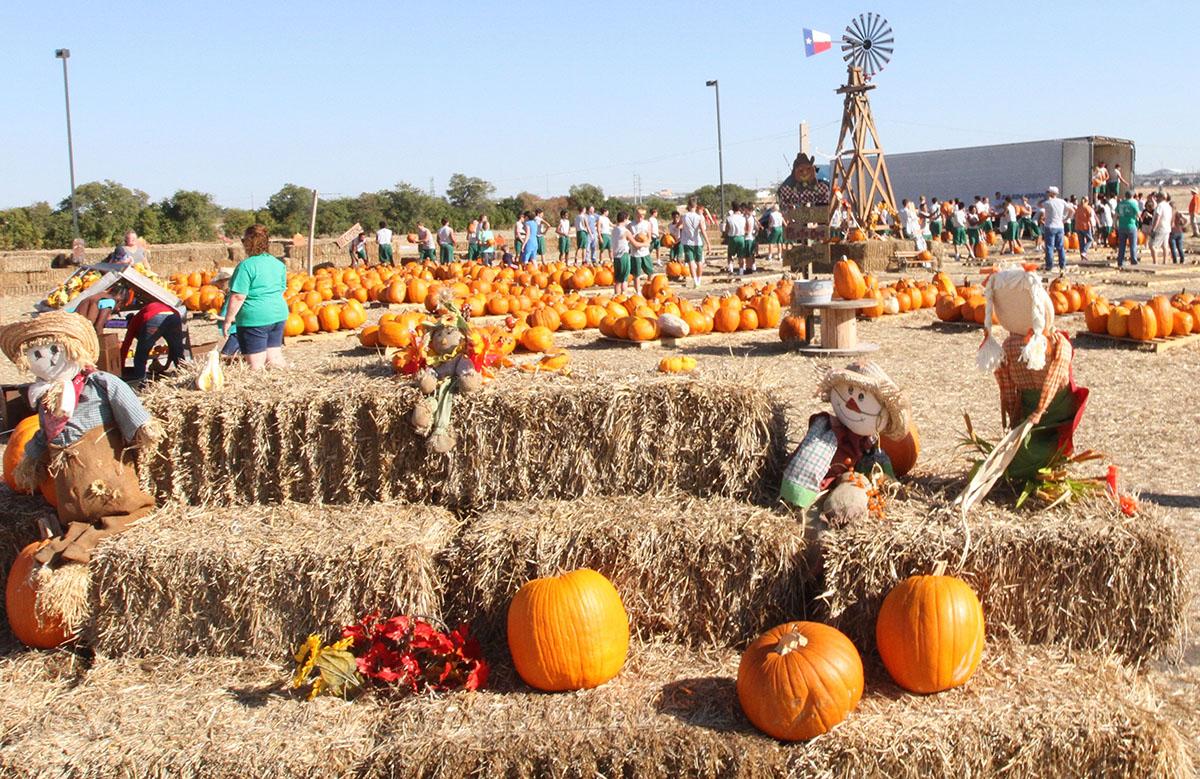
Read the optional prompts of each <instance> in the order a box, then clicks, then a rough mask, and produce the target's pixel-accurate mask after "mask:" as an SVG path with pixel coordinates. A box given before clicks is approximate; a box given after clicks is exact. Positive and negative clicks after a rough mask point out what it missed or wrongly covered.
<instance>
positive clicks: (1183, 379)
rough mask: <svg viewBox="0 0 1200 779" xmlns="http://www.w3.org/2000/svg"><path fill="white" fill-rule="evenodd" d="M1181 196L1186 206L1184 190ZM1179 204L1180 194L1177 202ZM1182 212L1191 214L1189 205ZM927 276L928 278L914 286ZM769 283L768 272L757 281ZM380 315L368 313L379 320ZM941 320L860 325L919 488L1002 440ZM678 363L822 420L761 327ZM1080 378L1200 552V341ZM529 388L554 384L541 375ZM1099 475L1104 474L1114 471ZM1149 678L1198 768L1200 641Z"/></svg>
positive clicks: (600, 360) (1086, 366)
mask: <svg viewBox="0 0 1200 779" xmlns="http://www.w3.org/2000/svg"><path fill="white" fill-rule="evenodd" d="M1182 195H1186V189H1185V190H1184V192H1183V193H1182ZM1179 197H1180V196H1179V195H1175V200H1176V202H1177V203H1178V202H1179ZM1182 202H1183V204H1184V205H1185V207H1186V199H1184V200H1183V201H1182ZM1188 251H1189V264H1188V265H1186V266H1182V267H1180V266H1176V268H1175V269H1171V268H1170V267H1169V266H1158V268H1157V269H1147V268H1146V266H1145V265H1143V268H1142V270H1140V271H1136V272H1131V271H1126V272H1123V273H1118V272H1117V271H1116V269H1115V268H1110V269H1100V268H1087V269H1079V270H1076V271H1071V270H1069V272H1068V275H1069V277H1071V278H1072V279H1080V280H1083V281H1086V282H1087V283H1090V284H1092V285H1094V286H1096V287H1098V288H1099V291H1100V292H1101V293H1102V294H1104V295H1106V296H1108V297H1109V298H1114V297H1116V298H1125V297H1135V298H1136V297H1148V296H1150V295H1151V294H1159V293H1168V294H1169V293H1173V292H1177V291H1179V290H1180V289H1184V288H1186V289H1187V290H1188V291H1191V292H1200V265H1197V264H1196V258H1197V257H1198V256H1200V241H1197V240H1189V241H1188ZM1108 254H1109V250H1107V249H1104V250H1100V252H1099V253H1098V256H1097V253H1093V259H1094V260H1095V259H1103V258H1105V257H1106V256H1108ZM993 259H995V257H993ZM1146 261H1148V255H1147V258H1146ZM762 267H766V266H764V265H760V268H762ZM713 270H715V269H713ZM779 270H780V269H779V268H778V266H775V267H774V268H768V272H772V271H773V272H775V273H778V271H779ZM947 270H948V271H949V272H950V273H951V275H952V277H953V278H954V279H955V280H956V281H957V280H958V279H960V278H961V277H962V276H964V275H975V274H977V271H978V269H976V268H971V267H964V266H958V265H955V266H952V267H949V268H947ZM922 274H924V272H923V271H918V272H916V273H914V274H912V275H913V276H917V277H920V276H921V275H922ZM765 275H766V274H764V273H760V274H759V277H765ZM732 286H733V285H732V284H725V285H717V284H714V285H712V286H709V287H706V288H704V289H702V290H701V291H700V292H701V293H702V294H704V293H708V292H710V291H717V292H720V291H722V290H723V289H724V290H728V289H731V288H732ZM687 294H689V295H694V294H695V293H694V292H693V291H688V292H687ZM34 302H35V298H33V297H23V298H7V297H6V298H2V299H0V315H2V316H3V319H4V321H11V320H12V319H13V318H15V317H17V316H20V315H23V314H25V313H27V312H28V311H30V310H31V307H32V305H33V303H34ZM382 313H383V311H382V310H379V309H372V310H370V312H369V314H370V319H369V321H374V320H375V319H378V317H379V316H380V315H382ZM933 318H934V317H933V313H932V311H931V310H926V311H922V312H919V313H916V314H912V315H906V316H901V317H890V318H888V317H885V318H883V319H881V320H877V321H874V322H863V323H861V324H860V331H859V333H860V338H861V339H862V340H865V341H869V342H873V343H877V344H879V346H880V349H879V351H878V352H876V353H875V354H874V355H873V359H874V360H876V361H877V362H878V363H879V364H880V365H882V366H883V367H884V369H885V370H887V372H888V373H889V374H890V375H891V376H892V377H893V378H894V379H896V381H897V382H898V383H899V384H900V385H901V386H902V387H904V388H906V389H907V391H908V393H909V395H910V398H911V401H912V405H913V408H914V412H915V419H916V422H917V425H918V427H919V429H920V432H921V439H922V445H923V447H924V448H923V451H922V453H921V458H920V461H919V463H918V466H917V473H916V476H917V477H918V478H923V477H924V478H928V477H933V476H937V475H949V474H956V475H961V474H963V473H964V472H965V470H966V468H967V465H966V461H965V459H964V458H963V456H962V455H961V454H960V453H959V452H958V451H956V446H957V443H958V438H959V435H960V434H961V432H962V431H963V419H962V415H963V413H964V412H966V413H969V414H970V415H971V418H972V420H973V421H974V422H975V424H976V427H977V428H978V429H979V430H980V432H981V434H983V435H984V436H985V437H996V434H997V432H998V430H999V414H998V394H997V389H996V384H995V381H994V380H993V378H992V377H991V376H988V375H985V374H981V373H980V372H978V371H977V370H976V369H975V367H974V354H975V349H976V348H977V346H978V345H979V341H980V334H979V331H978V329H974V328H972V329H963V330H962V331H957V332H946V331H942V330H936V329H934V328H932V327H931V324H930V323H931V322H932V321H933ZM1059 326H1060V327H1061V328H1062V329H1065V330H1066V331H1067V332H1068V333H1070V334H1071V335H1074V333H1075V332H1076V331H1078V330H1079V329H1081V328H1082V327H1083V320H1082V317H1081V316H1076V317H1070V318H1067V319H1064V320H1061V321H1060V323H1059ZM215 338H216V332H215V327H214V326H213V325H212V324H211V323H207V322H197V323H195V324H194V325H193V339H194V341H196V342H198V343H202V342H205V341H211V340H215ZM559 338H560V339H561V340H560V345H562V346H565V347H566V348H567V349H568V350H569V352H570V354H571V358H572V362H571V366H572V369H573V371H574V373H575V374H576V375H577V376H595V377H596V379H597V380H598V381H605V380H617V379H619V378H620V377H623V376H629V375H635V374H638V373H643V372H650V371H653V370H655V368H656V365H657V363H658V360H659V359H661V357H662V356H664V355H665V354H672V353H675V352H668V351H664V350H658V349H650V350H638V349H635V348H632V347H629V346H623V345H619V344H612V343H609V342H606V341H602V340H600V339H598V338H597V337H596V334H595V331H587V332H586V333H582V334H570V335H561V336H559ZM356 345H357V342H356V341H354V340H352V339H340V338H336V339H326V340H319V341H314V342H309V343H295V344H291V345H289V346H287V348H286V354H287V356H288V358H289V360H291V362H292V367H291V368H290V370H296V371H300V370H314V369H326V370H327V369H330V368H335V369H360V370H372V371H383V370H386V369H385V367H384V366H383V365H381V364H380V361H379V358H378V357H376V356H374V355H371V354H367V353H365V352H364V351H363V350H359V349H356V348H355V346H356ZM680 352H681V353H685V354H690V355H692V356H695V357H696V358H697V359H698V360H699V370H701V371H703V372H705V373H707V374H710V375H716V376H724V375H733V374H736V373H745V372H751V373H753V374H754V375H755V376H756V377H758V379H759V380H760V381H761V382H762V383H763V384H766V385H770V386H775V387H778V389H779V392H780V393H781V396H782V397H784V398H785V399H786V401H787V403H788V405H789V411H790V421H791V430H792V437H793V438H794V439H798V438H799V437H800V436H802V434H803V432H804V430H805V420H806V418H807V416H808V415H809V414H811V413H812V412H814V411H817V410H820V409H821V403H820V402H818V401H816V400H815V399H813V398H812V393H813V388H814V386H815V380H814V370H815V368H816V367H817V365H818V363H817V361H815V360H813V359H810V358H805V357H802V356H799V355H795V354H791V353H788V352H785V351H784V350H783V349H782V345H781V344H780V343H779V341H778V338H777V335H776V334H775V333H774V332H771V331H765V330H760V331H756V332H751V333H741V334H733V335H728V336H717V337H710V338H705V339H697V340H696V341H694V342H693V343H692V344H689V345H687V346H685V347H684V348H682V349H681V350H680ZM1075 373H1076V379H1077V381H1078V382H1079V383H1080V384H1082V385H1083V386H1086V387H1088V388H1089V389H1090V390H1091V397H1090V401H1089V406H1088V409H1087V412H1086V413H1085V415H1084V418H1083V422H1082V425H1081V427H1080V430H1079V433H1078V435H1077V438H1076V445H1077V447H1079V448H1094V449H1097V450H1100V451H1103V452H1104V453H1106V455H1107V456H1108V460H1109V461H1110V462H1112V463H1114V464H1116V465H1117V466H1118V467H1119V468H1120V472H1121V474H1122V481H1123V485H1124V486H1125V487H1126V488H1131V489H1133V490H1136V491H1139V492H1140V493H1141V499H1142V500H1143V501H1148V502H1153V503H1157V504H1160V505H1162V506H1164V507H1167V508H1169V509H1170V517H1171V521H1172V523H1173V526H1174V528H1175V530H1176V531H1177V532H1178V534H1179V536H1180V538H1181V540H1182V541H1183V543H1184V546H1185V547H1186V548H1188V549H1191V550H1197V549H1200V475H1198V474H1197V472H1196V470H1195V468H1194V463H1195V461H1196V457H1195V456H1194V447H1195V445H1196V441H1197V435H1196V433H1197V429H1198V428H1197V423H1198V422H1200V412H1198V409H1200V343H1198V344H1193V345H1190V346H1186V347H1184V348H1180V349H1176V350H1172V351H1167V352H1164V353H1161V354H1150V353H1143V352H1136V351H1127V350H1124V349H1118V348H1097V347H1094V346H1092V345H1090V344H1085V343H1079V344H1078V345H1077V350H1076V355H1075ZM0 379H2V380H3V381H4V382H6V383H8V382H15V381H18V380H19V378H18V376H17V375H16V372H15V370H14V368H13V366H12V365H11V364H9V363H7V361H5V364H4V365H3V367H0ZM524 379H525V380H528V381H549V380H553V379H549V378H545V377H537V376H529V377H524ZM1097 470H1098V473H1097V475H1100V474H1101V473H1102V469H1101V468H1100V467H1098V468H1097ZM1133 521H1136V520H1133ZM1189 568H1190V575H1191V576H1192V578H1193V581H1195V582H1200V556H1193V558H1192V560H1191V561H1190V565H1189ZM1190 616H1191V618H1192V625H1193V626H1195V625H1200V600H1197V601H1194V602H1193V604H1192V608H1191V614H1190ZM1149 674H1150V677H1151V679H1152V680H1153V681H1154V683H1155V685H1156V687H1157V688H1158V689H1159V692H1160V694H1161V697H1162V699H1163V701H1164V705H1165V707H1166V710H1167V713H1168V714H1169V715H1170V717H1171V718H1172V719H1173V720H1174V721H1175V722H1176V723H1177V724H1178V725H1179V726H1180V728H1181V729H1182V731H1183V732H1184V733H1185V735H1187V736H1188V737H1189V738H1190V739H1191V741H1192V744H1193V754H1194V758H1197V759H1200V747H1197V746H1196V745H1197V744H1200V641H1198V640H1197V638H1196V636H1195V634H1194V632H1193V634H1191V635H1189V636H1188V638H1187V639H1186V642H1185V646H1184V647H1182V651H1181V659H1180V661H1179V662H1178V663H1170V662H1167V661H1162V662H1159V663H1157V664H1155V665H1154V666H1153V667H1152V668H1151V669H1149Z"/></svg>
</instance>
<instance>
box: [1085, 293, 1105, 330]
mask: <svg viewBox="0 0 1200 779" xmlns="http://www.w3.org/2000/svg"><path fill="white" fill-rule="evenodd" d="M1108 313H1109V309H1108V303H1106V302H1104V301H1103V300H1093V301H1092V302H1091V303H1088V304H1087V305H1086V306H1084V307H1083V321H1084V322H1086V323H1087V329H1088V332H1089V333H1106V332H1108Z"/></svg>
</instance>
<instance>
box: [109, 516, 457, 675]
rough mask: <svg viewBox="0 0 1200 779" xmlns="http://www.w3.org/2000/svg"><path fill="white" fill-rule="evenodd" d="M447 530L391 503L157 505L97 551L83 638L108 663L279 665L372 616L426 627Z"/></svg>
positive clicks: (447, 519) (437, 601) (436, 603)
mask: <svg viewBox="0 0 1200 779" xmlns="http://www.w3.org/2000/svg"><path fill="white" fill-rule="evenodd" d="M456 526H457V520H455V518H454V516H453V515H451V514H450V513H449V512H448V511H446V510H445V509H439V508H436V507H432V506H414V505H408V504H400V503H377V504H354V505H347V506H318V505H308V504H297V503H285V504H282V505H279V506H254V507H239V508H237V509H228V508H226V509H213V508H198V507H190V506H181V505H171V506H167V507H165V508H162V509H159V510H158V511H157V512H155V513H154V514H152V515H151V516H150V517H149V518H148V519H147V520H145V521H143V522H142V523H141V524H139V525H138V526H137V527H135V528H134V529H132V530H129V531H127V532H125V533H123V534H121V535H120V536H117V537H115V538H113V539H111V540H109V541H107V542H106V543H104V544H102V545H101V547H100V548H99V549H98V551H97V553H96V556H95V557H94V558H93V561H92V572H93V573H92V577H93V581H92V585H93V586H92V592H93V593H94V603H93V614H92V620H91V622H90V623H89V625H88V628H87V634H88V639H89V641H90V642H91V644H92V646H93V647H94V648H95V649H96V651H97V653H99V654H103V655H109V656H118V655H155V654H214V655H219V654H233V655H257V656H264V657H271V658H275V659H279V658H282V657H286V656H288V655H289V654H290V652H292V651H294V649H295V647H296V645H297V644H299V642H300V641H301V640H302V639H303V638H304V637H305V636H307V635H308V634H309V633H318V634H320V635H322V636H325V637H331V636H332V635H333V634H334V631H335V630H336V629H337V628H338V627H339V626H340V625H343V624H346V623H349V622H352V621H354V620H355V619H357V618H358V617H359V616H361V615H362V614H363V613H365V612H367V611H370V610H372V609H380V610H382V611H383V612H385V613H387V614H389V615H391V614H401V613H403V614H421V615H427V616H429V617H431V618H433V619H438V618H439V617H440V614H441V600H442V593H441V581H440V577H439V572H438V559H437V558H438V555H439V554H441V553H442V551H443V550H444V549H445V547H446V546H447V544H448V543H449V542H450V540H451V539H452V538H453V535H454V532H455V529H456Z"/></svg>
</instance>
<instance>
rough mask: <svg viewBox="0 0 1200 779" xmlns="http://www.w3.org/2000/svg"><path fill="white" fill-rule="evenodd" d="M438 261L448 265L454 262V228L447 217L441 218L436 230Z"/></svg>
mask: <svg viewBox="0 0 1200 779" xmlns="http://www.w3.org/2000/svg"><path fill="white" fill-rule="evenodd" d="M437 240H438V262H439V263H441V264H442V265H449V264H450V263H452V262H454V228H453V227H451V226H450V220H449V219H443V220H442V226H441V227H440V228H438V231H437Z"/></svg>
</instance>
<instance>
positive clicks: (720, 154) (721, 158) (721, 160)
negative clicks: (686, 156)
mask: <svg viewBox="0 0 1200 779" xmlns="http://www.w3.org/2000/svg"><path fill="white" fill-rule="evenodd" d="M704 86H706V87H712V88H713V89H715V90H716V93H717V171H718V173H719V175H720V177H721V218H722V219H724V218H725V152H724V151H723V149H722V146H721V85H720V83H718V81H717V79H715V78H714V79H713V80H712V81H705V82H704Z"/></svg>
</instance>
